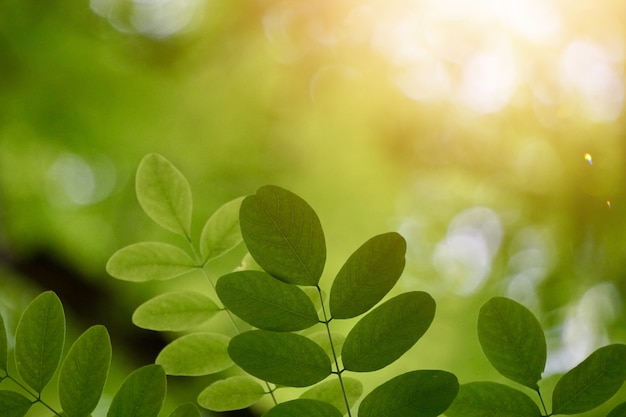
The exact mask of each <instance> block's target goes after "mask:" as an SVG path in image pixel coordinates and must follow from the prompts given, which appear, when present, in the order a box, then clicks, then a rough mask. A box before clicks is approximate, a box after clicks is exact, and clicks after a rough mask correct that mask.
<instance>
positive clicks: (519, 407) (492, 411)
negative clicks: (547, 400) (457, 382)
mask: <svg viewBox="0 0 626 417" xmlns="http://www.w3.org/2000/svg"><path fill="white" fill-rule="evenodd" d="M446 416H448V417H493V416H498V417H540V416H541V411H540V410H539V407H537V404H535V402H534V401H533V400H532V399H531V398H530V397H529V396H528V395H526V394H525V393H523V392H521V391H518V390H516V389H514V388H511V387H508V386H506V385H502V384H497V383H495V382H470V383H469V384H463V385H461V387H460V389H459V393H458V394H457V396H456V399H455V400H454V402H453V403H452V405H451V406H450V408H448V410H447V411H446Z"/></svg>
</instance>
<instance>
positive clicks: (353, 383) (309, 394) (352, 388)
mask: <svg viewBox="0 0 626 417" xmlns="http://www.w3.org/2000/svg"><path fill="white" fill-rule="evenodd" d="M342 380H343V387H344V389H345V392H346V396H347V397H348V403H349V404H350V407H351V408H352V406H354V404H355V403H356V402H357V401H358V399H359V398H361V395H362V394H363V384H361V381H359V380H358V379H354V378H350V377H343V378H342ZM300 398H308V399H311V400H319V401H324V402H327V403H329V404H332V405H333V407H335V408H337V409H338V410H339V411H341V412H342V413H343V414H346V413H347V412H348V410H347V409H346V400H345V399H344V396H343V389H342V388H341V383H340V382H339V379H337V378H334V379H330V380H328V381H324V382H320V383H319V384H317V385H315V386H314V387H312V388H309V389H308V390H307V391H306V392H304V393H303V394H302V395H300Z"/></svg>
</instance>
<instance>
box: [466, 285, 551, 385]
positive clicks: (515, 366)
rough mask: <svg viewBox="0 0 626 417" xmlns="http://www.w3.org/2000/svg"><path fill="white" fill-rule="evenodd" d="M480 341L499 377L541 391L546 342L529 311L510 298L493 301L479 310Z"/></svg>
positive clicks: (495, 298)
mask: <svg viewBox="0 0 626 417" xmlns="http://www.w3.org/2000/svg"><path fill="white" fill-rule="evenodd" d="M478 340H479V341H480V345H481V347H482V349H483V352H484V353H485V356H487V359H488V360H489V362H490V363H491V364H492V365H493V367H494V368H496V370H497V371H498V372H499V373H500V374H502V375H503V376H505V377H507V378H509V379H511V380H513V381H516V382H518V383H520V384H522V385H525V386H527V387H529V388H531V389H533V390H535V391H536V390H538V389H539V386H538V384H537V382H538V381H539V380H540V379H541V373H542V372H543V369H544V368H545V366H546V356H547V349H546V339H545V336H544V334H543V330H542V329H541V325H540V324H539V321H538V320H537V318H536V317H535V316H534V315H533V314H532V313H531V312H530V310H528V309H527V308H526V307H524V306H522V305H521V304H519V303H517V302H515V301H513V300H510V299H508V298H504V297H494V298H492V299H491V300H489V301H487V302H486V303H485V304H484V305H483V306H482V308H481V309H480V313H479V315H478Z"/></svg>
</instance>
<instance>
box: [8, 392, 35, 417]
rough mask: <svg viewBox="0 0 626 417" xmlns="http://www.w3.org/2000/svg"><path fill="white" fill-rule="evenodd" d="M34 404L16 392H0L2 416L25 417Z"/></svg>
mask: <svg viewBox="0 0 626 417" xmlns="http://www.w3.org/2000/svg"><path fill="white" fill-rule="evenodd" d="M32 405H33V402H32V401H31V400H29V399H28V398H26V397H24V396H23V395H22V394H20V393H17V392H15V391H7V390H0V416H2V417H24V416H25V415H26V413H28V410H30V407H31V406H32Z"/></svg>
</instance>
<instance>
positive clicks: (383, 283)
mask: <svg viewBox="0 0 626 417" xmlns="http://www.w3.org/2000/svg"><path fill="white" fill-rule="evenodd" d="M405 253H406V241H405V240H404V238H403V237H402V236H400V235H399V234H398V233H395V232H391V233H385V234H382V235H378V236H374V237H373V238H371V239H369V240H368V241H367V242H365V243H364V244H363V245H362V246H361V247H359V248H358V249H357V250H356V251H355V252H354V253H353V254H352V255H351V256H350V257H349V258H348V260H347V261H346V263H345V264H344V265H343V266H342V268H341V269H340V270H339V273H338V274H337V277H336V278H335V280H334V282H333V285H332V287H331V290H330V299H329V306H330V312H331V315H332V317H333V318H334V319H349V318H352V317H356V316H358V315H360V314H362V313H365V312H366V311H368V310H369V309H370V308H372V307H374V305H376V303H378V302H379V301H380V300H382V298H383V297H384V296H385V295H387V293H388V292H389V291H390V290H391V288H392V287H393V286H394V285H395V284H396V282H397V281H398V279H399V278H400V275H401V274H402V271H403V270H404V264H405V259H404V255H405Z"/></svg>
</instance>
